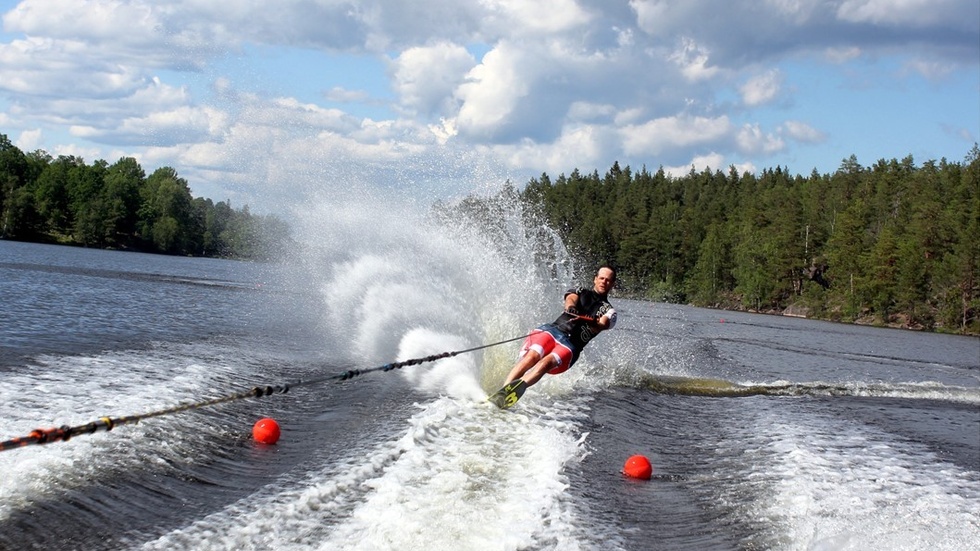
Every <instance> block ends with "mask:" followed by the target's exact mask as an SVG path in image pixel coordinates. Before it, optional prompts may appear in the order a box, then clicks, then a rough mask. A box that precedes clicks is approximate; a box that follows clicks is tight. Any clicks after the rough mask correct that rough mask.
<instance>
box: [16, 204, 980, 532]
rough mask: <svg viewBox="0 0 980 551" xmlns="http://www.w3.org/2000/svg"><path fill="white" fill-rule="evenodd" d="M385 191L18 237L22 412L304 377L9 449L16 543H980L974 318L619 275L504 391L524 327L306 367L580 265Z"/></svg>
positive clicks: (979, 353) (61, 410)
mask: <svg viewBox="0 0 980 551" xmlns="http://www.w3.org/2000/svg"><path fill="white" fill-rule="evenodd" d="M344 212H347V211H344ZM313 218H314V219H315V218H316V217H313ZM370 219H371V218H370V217H369V216H361V217H359V216H355V215H351V214H350V213H349V212H348V213H347V215H345V216H344V217H343V219H341V220H337V219H336V218H334V219H332V222H331V226H330V231H325V230H324V229H323V228H322V227H320V228H318V226H317V225H316V223H315V221H314V222H311V223H310V224H311V225H309V226H307V227H306V228H307V229H305V230H303V231H307V232H309V233H307V234H305V235H304V237H306V238H307V240H308V241H310V242H313V243H316V245H317V246H316V247H315V248H311V249H307V250H304V252H303V253H302V254H299V253H297V254H296V255H294V256H292V257H290V258H289V260H287V261H285V262H283V263H281V264H254V263H245V262H234V261H226V260H214V259H197V258H174V257H166V256H153V255H144V254H138V253H128V252H112V251H98V250H87V249H77V248H66V247H58V246H49V245H34V244H24V243H14V242H8V241H0V419H2V423H0V440H10V439H14V438H17V437H22V436H26V435H27V434H29V433H30V432H31V431H32V430H34V429H37V428H51V427H57V426H63V425H68V426H75V425H80V424H85V423H89V422H92V421H95V420H97V419H99V418H101V417H103V416H109V417H113V418H117V417H122V416H127V415H140V414H146V413H149V412H154V411H158V410H162V409H166V408H170V407H174V406H176V405H178V404H185V403H194V402H199V401H203V400H208V399H212V398H220V397H223V396H227V395H231V394H235V393H238V392H241V391H243V390H247V389H249V388H252V387H254V386H256V385H282V384H293V385H294V386H293V387H292V388H291V389H290V390H289V392H287V393H285V394H274V395H272V396H267V397H263V398H248V399H243V400H236V401H233V402H231V403H228V404H225V405H220V406H214V407H206V408H200V409H193V410H191V411H188V412H183V413H175V414H170V415H163V416H160V417H155V418H151V419H147V420H144V421H142V422H140V423H134V424H128V425H124V426H118V427H116V428H114V429H113V430H112V431H109V432H98V433H96V434H91V435H81V436H76V437H75V438H72V439H71V440H70V441H67V442H54V443H49V444H45V445H34V446H27V447H21V448H16V449H10V450H7V451H2V452H0V548H2V549H11V550H13V549H54V550H60V549H85V550H98V549H141V550H152V549H167V550H172V549H236V550H237V549H276V550H292V549H297V550H298V549H304V550H305V549H398V550H406V549H447V550H450V549H451V550H456V549H473V550H494V549H499V550H516V549H521V550H535V549H602V550H608V549H629V550H633V549H861V550H866V549H889V550H894V549H930V550H940V549H949V550H963V549H978V544H977V542H978V541H980V340H978V339H976V338H972V337H958V336H949V335H938V334H924V333H914V332H907V331H900V330H891V329H881V328H871V327H859V326H849V325H839V324H831V323H824V322H816V321H809V320H803V319H795V318H782V317H772V316H763V315H751V314H742V313H732V312H721V311H712V310H705V309H697V308H690V307H685V306H677V305H665V304H654V303H643V302H634V301H627V300H623V299H617V298H615V297H613V299H612V301H613V303H614V304H615V305H616V307H617V309H618V310H619V312H620V322H619V325H618V326H617V327H616V328H615V329H614V330H613V331H610V332H607V333H604V334H603V335H601V336H600V337H599V338H597V339H596V340H595V342H593V343H592V344H590V346H589V347H588V348H587V349H586V350H585V352H584V353H583V356H582V360H581V361H580V362H579V363H578V364H576V365H575V366H574V367H573V368H572V369H571V370H570V371H568V372H567V373H565V374H562V375H559V376H554V377H546V379H545V380H544V381H543V382H542V383H540V384H539V385H537V386H535V387H532V388H531V389H530V390H528V392H527V394H525V396H524V398H522V399H521V401H520V402H519V403H518V404H517V406H515V407H514V408H513V409H512V410H509V411H500V410H497V409H496V408H494V407H493V406H491V405H489V404H488V403H486V402H485V401H484V397H485V395H486V394H487V393H488V392H489V391H491V390H495V388H496V387H498V386H499V384H500V382H501V381H502V379H503V377H504V375H505V374H506V372H507V370H508V369H509V368H510V365H511V363H512V362H513V360H514V355H515V354H516V351H517V348H518V347H519V343H516V342H513V343H507V344H503V345H499V346H495V347H491V348H488V349H486V350H483V351H479V352H473V353H465V354H460V355H457V356H454V357H451V358H448V359H443V360H439V361H435V362H429V363H426V364H422V365H417V366H408V367H404V368H402V369H398V370H394V371H391V372H382V371H374V372H371V373H367V374H363V375H361V376H358V377H354V378H353V379H351V380H349V381H344V382H334V381H330V382H325V383H319V384H304V383H303V381H311V380H315V379H317V378H323V377H325V376H330V375H331V374H338V373H342V372H344V371H345V370H348V369H366V368H373V367H377V366H381V365H384V364H386V363H389V362H393V361H396V360H406V359H409V358H418V357H423V356H427V355H431V354H439V353H442V352H446V351H458V350H463V349H467V348H471V347H475V346H480V345H482V344H488V343H493V342H497V341H502V340H505V339H509V338H512V337H518V336H520V335H522V334H523V333H524V332H526V331H527V330H528V329H529V328H531V327H533V326H534V325H536V324H537V323H539V322H541V321H543V320H548V319H550V318H553V317H554V315H555V314H556V313H557V312H556V311H555V310H556V308H557V307H558V304H559V301H560V297H561V289H563V288H564V287H565V286H567V285H569V284H571V283H573V282H574V281H583V280H581V279H579V278H576V277H575V276H574V275H573V274H572V272H571V270H570V269H569V268H568V266H569V263H568V261H567V258H565V257H563V256H562V255H561V254H560V252H559V253H555V252H554V251H552V252H551V253H549V254H553V255H555V256H554V258H553V259H552V260H553V261H554V262H553V263H552V264H548V263H547V262H545V263H543V264H542V263H541V262H540V258H541V256H540V253H541V251H542V250H543V249H542V247H544V250H548V249H547V247H545V245H547V243H546V241H547V239H546V237H547V236H537V237H534V236H530V237H529V236H527V235H525V234H523V233H520V235H519V236H518V237H514V235H516V233H515V234H511V235H510V239H511V241H509V242H508V243H506V246H500V245H501V244H500V242H499V241H500V236H495V235H489V236H488V235H481V234H480V232H479V231H474V230H473V228H470V227H465V226H464V227H460V228H454V229H453V230H452V231H449V230H447V229H446V228H445V227H443V226H441V225H439V224H438V223H436V222H433V221H432V220H430V219H427V218H425V217H423V216H420V217H418V218H411V217H409V219H408V220H406V221H405V222H406V223H404V224H400V225H398V229H397V230H395V229H386V228H385V227H379V226H378V225H376V224H370V223H367V222H365V220H370ZM310 228H312V229H310ZM318 231H319V232H320V233H316V232H318ZM311 236H312V237H313V238H311ZM524 240H530V241H531V242H525V241H524ZM528 251H534V252H535V254H536V255H537V258H538V259H539V262H538V265H539V266H544V268H543V269H538V270H530V271H529V270H528V264H527V261H526V259H527V258H529V257H531V254H530V253H529V252H528ZM586 272H587V270H586ZM589 279H590V278H589V277H588V274H586V277H585V278H584V281H587V280H589ZM584 281H583V282H584ZM296 383H298V384H296ZM266 416H268V417H273V418H275V419H276V420H278V422H279V424H280V426H281V427H282V437H281V440H280V441H279V443H278V444H277V445H275V446H264V445H261V444H257V443H256V442H254V441H253V440H252V438H251V427H252V424H253V423H254V422H255V421H256V420H258V419H260V418H262V417H266ZM633 454H643V455H645V456H647V457H648V458H649V459H650V460H651V462H652V463H653V466H654V476H653V478H652V479H651V480H649V481H640V480H634V479H630V478H627V477H625V476H623V474H622V473H621V472H620V470H621V469H622V467H623V463H624V462H625V460H626V459H627V458H628V457H629V456H631V455H633Z"/></svg>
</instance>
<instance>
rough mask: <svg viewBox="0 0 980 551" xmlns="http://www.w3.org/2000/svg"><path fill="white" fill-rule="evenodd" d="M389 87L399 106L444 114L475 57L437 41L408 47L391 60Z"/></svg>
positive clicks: (450, 110)
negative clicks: (391, 87)
mask: <svg viewBox="0 0 980 551" xmlns="http://www.w3.org/2000/svg"><path fill="white" fill-rule="evenodd" d="M391 65H392V69H391V72H392V86H393V87H394V89H395V92H396V93H397V94H398V96H399V101H400V103H401V105H402V106H404V107H406V108H408V109H410V110H412V111H414V112H418V113H420V114H422V115H430V114H433V113H437V114H441V115H448V114H451V113H452V109H453V107H454V105H453V103H454V101H453V92H454V91H455V90H456V88H457V87H458V86H459V85H460V83H462V82H463V79H464V77H465V76H466V74H467V73H468V72H469V71H470V70H471V69H472V68H473V67H474V66H475V65H476V60H475V59H474V58H473V56H472V55H471V54H470V53H469V52H468V51H467V50H466V48H464V47H462V46H459V45H456V44H451V43H448V42H440V43H437V44H433V45H430V46H420V47H416V48H409V49H407V50H405V51H404V52H402V53H401V55H399V56H398V57H397V58H395V59H394V60H393V61H392V63H391Z"/></svg>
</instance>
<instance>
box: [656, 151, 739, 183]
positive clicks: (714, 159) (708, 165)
mask: <svg viewBox="0 0 980 551" xmlns="http://www.w3.org/2000/svg"><path fill="white" fill-rule="evenodd" d="M724 164H725V157H724V156H722V155H721V154H718V153H715V152H711V153H709V154H707V155H696V156H695V157H694V158H692V159H691V162H690V163H688V164H687V165H678V166H665V167H664V173H665V174H667V175H668V176H672V177H674V178H682V177H684V176H687V175H688V174H690V173H691V170H692V169H693V170H694V171H695V172H701V171H703V170H705V169H711V171H712V172H714V171H716V170H721V169H722V166H723V165H724Z"/></svg>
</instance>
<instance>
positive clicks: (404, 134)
mask: <svg viewBox="0 0 980 551" xmlns="http://www.w3.org/2000/svg"><path fill="white" fill-rule="evenodd" d="M978 11H980V7H978V5H977V3H976V0H929V1H928V2H927V1H926V0H834V1H833V2H828V1H826V0H763V1H762V2H760V1H758V0H732V1H731V2H721V3H719V2H716V1H714V0H711V1H709V0H686V1H685V2H669V1H666V0H630V2H628V3H611V2H601V1H599V0H543V1H541V2H526V1H522V0H422V1H419V2H402V3H398V2H395V3H393V2H389V1H386V0H356V1H350V2H338V1H332V0H331V1H326V0H316V1H312V2H309V1H289V2H282V3H279V4H276V5H275V6H274V7H272V8H270V4H268V3H262V2H257V1H240V2H231V3H224V4H222V3H215V2H211V1H208V0H174V1H173V2H156V1H152V0H21V1H20V2H17V3H16V7H13V8H10V9H9V11H8V12H7V13H6V14H5V15H4V25H5V27H4V30H5V32H6V33H7V35H5V36H13V38H7V39H5V41H0V124H2V125H3V129H4V131H5V132H10V133H11V134H12V135H17V134H18V133H19V135H20V136H21V139H22V140H28V137H30V139H31V140H33V141H34V142H35V143H36V144H37V146H39V147H47V148H49V150H51V151H52V152H58V151H67V150H69V149H72V150H73V151H79V152H83V151H84V152H85V154H86V158H91V157H92V154H91V152H92V151H104V152H106V153H111V154H112V155H113V156H121V153H126V154H128V155H132V156H135V157H137V158H139V159H141V162H143V160H145V161H146V162H154V163H161V164H167V165H172V166H176V167H178V168H179V169H180V170H181V172H187V173H188V174H189V175H194V176H197V177H200V178H202V179H205V178H206V179H210V180H213V181H211V182H209V183H207V184H198V185H203V186H208V185H210V186H214V187H219V188H221V189H222V190H223V191H228V192H229V193H230V192H231V191H230V190H232V188H237V189H238V190H239V191H238V192H236V193H246V191H243V190H249V192H251V193H255V194H262V193H267V192H269V190H279V189H283V190H285V189H287V188H291V187H295V186H296V185H297V182H298V181H307V183H306V184H304V185H305V186H311V187H312V186H317V185H323V186H326V185H333V183H334V182H336V181H337V180H338V179H339V178H341V176H339V175H341V174H342V175H344V176H343V177H345V178H346V177H354V178H357V177H363V178H369V177H371V176H372V175H378V179H379V180H381V181H385V182H387V181H389V180H392V179H400V178H403V177H404V178H406V181H407V180H408V179H411V178H410V177H409V176H408V175H407V174H409V173H412V174H429V175H442V176H444V175H445V174H447V173H457V172H458V173H460V174H465V173H467V170H475V169H472V168H467V165H470V166H471V167H472V166H482V167H484V168H480V170H486V168H485V167H486V166H488V165H495V164H497V163H499V164H500V165H501V166H503V167H508V168H509V169H510V170H512V171H515V172H517V171H524V170H530V171H532V173H534V174H535V175H536V174H538V173H540V171H542V170H547V171H549V172H567V171H569V170H571V169H573V168H576V167H585V166H589V167H590V168H591V167H592V166H595V167H596V168H598V169H600V170H602V169H603V168H605V167H607V166H608V165H609V164H610V163H611V162H612V161H614V160H619V161H620V162H622V163H633V164H643V163H650V164H652V165H657V164H671V165H677V166H682V163H683V161H684V160H685V159H692V160H693V162H695V164H697V165H699V166H700V165H710V166H712V167H713V168H717V167H722V166H723V164H722V162H721V161H723V160H724V159H725V158H726V157H731V158H735V157H739V158H744V157H752V158H753V159H756V160H758V159H760V158H764V159H769V158H771V156H775V155H779V154H786V155H794V156H796V155H797V153H798V152H799V151H801V150H803V149H804V148H806V147H807V146H809V145H810V144H817V143H822V142H825V141H826V134H825V132H833V134H834V136H835V141H836V138H837V136H839V135H840V132H837V131H835V130H834V129H835V128H839V125H838V126H837V127H835V126H834V122H833V119H835V118H837V117H849V118H854V117H855V116H857V115H860V114H857V113H850V112H848V106H847V104H846V103H842V102H835V101H834V100H833V99H832V98H829V97H828V98H827V99H826V102H824V101H823V100H824V98H820V99H821V101H820V102H811V103H809V104H808V105H807V111H806V113H805V114H802V113H793V112H792V110H793V109H794V108H798V107H799V105H790V104H788V103H787V104H786V105H783V104H780V105H779V107H780V109H784V110H786V111H787V113H786V114H785V115H784V117H785V118H786V119H789V120H786V121H785V122H783V123H782V124H780V125H779V126H776V127H772V126H766V124H764V123H763V122H762V121H761V120H760V117H761V116H762V115H760V111H762V110H759V109H757V108H759V107H763V106H767V105H770V104H772V103H773V102H777V101H778V100H779V99H780V97H782V96H783V94H784V93H785V91H786V90H793V91H794V102H793V103H794V104H796V103H798V102H801V101H802V99H801V98H802V97H804V93H803V92H801V90H803V91H804V92H805V86H806V81H805V79H807V78H810V77H811V75H817V74H819V75H820V77H821V78H823V77H825V76H829V77H831V78H833V76H834V75H839V74H844V73H845V72H847V74H853V73H856V72H858V71H859V70H861V69H865V68H866V66H860V67H859V66H857V64H856V63H855V61H856V60H859V61H861V62H862V63H871V62H874V61H876V60H882V59H887V60H888V62H889V63H890V65H889V69H890V68H893V67H895V66H896V65H898V66H900V67H901V70H900V71H894V70H891V71H890V72H888V71H887V70H886V71H882V70H879V71H878V72H877V73H876V74H877V75H879V76H880V78H876V79H874V80H873V81H872V80H871V79H869V82H872V84H871V85H872V86H880V87H882V89H884V88H885V87H890V88H889V89H894V88H895V87H894V86H893V85H894V84H895V83H896V82H898V83H900V82H901V80H902V79H907V78H908V76H909V75H910V74H915V75H923V76H924V77H925V78H928V79H931V80H937V79H943V82H944V84H954V85H955V84H957V82H958V81H957V79H956V78H951V77H955V76H958V75H961V74H967V75H974V74H976V73H975V71H976V66H977V61H978V52H977V50H976V47H975V44H976V42H977V38H978V36H980V31H978V29H977V27H978V25H980V16H975V15H976V14H977V13H978ZM910 45H913V46H914V48H913V49H914V54H911V55H909V54H904V53H901V52H904V51H906V50H908V49H909V46H910ZM256 51H258V52H259V53H258V57H261V59H259V60H258V61H254V60H255V59H256V57H257V55H256ZM298 51H299V52H302V53H304V54H305V55H304V60H305V61H304V63H306V64H307V65H304V66H298V67H295V68H293V69H294V70H293V72H290V71H281V72H276V71H273V70H270V69H269V68H268V65H269V64H270V63H269V59H270V58H272V59H274V60H276V61H280V60H281V61H283V62H289V61H290V55H291V54H292V53H295V52H298ZM311 52H312V55H311ZM348 54H350V57H349V58H347V59H348V60H354V61H348V64H347V65H338V66H319V65H317V66H310V65H312V64H314V63H321V62H322V63H324V64H325V65H329V61H330V59H333V58H344V57H345V56H346V55H348ZM262 56H268V57H262ZM311 59H314V60H315V61H310V60H311ZM365 59H369V60H370V62H368V63H359V62H358V60H360V61H363V60H365ZM377 59H385V60H389V64H388V65H387V69H388V71H387V73H386V74H377V75H375V74H367V71H368V70H373V69H374V68H376V67H377V64H376V63H374V60H377ZM828 62H829V63H828ZM338 67H339V68H338ZM814 67H815V68H816V69H812V68H814ZM276 69H279V67H276ZM808 70H812V71H813V72H812V73H808ZM971 71H972V72H971ZM283 75H285V76H283ZM801 75H802V76H801ZM281 76H282V79H283V82H280V81H279V80H278V79H279V78H280V77H281ZM289 78H295V79H296V81H295V82H290V81H288V79H289ZM969 78H973V77H972V76H969ZM385 79H387V80H385ZM889 79H894V80H889ZM960 80H962V79H960ZM971 82H972V81H971ZM821 84H823V81H822V82H821ZM733 87H734V89H735V91H736V92H737V93H738V97H732V90H733ZM827 90H828V91H830V92H832V93H838V92H840V91H839V90H832V88H831V87H830V86H829V85H828V86H827ZM973 92H974V95H975V88H974V90H973ZM974 99H975V98H974ZM818 103H819V105H818ZM329 106H335V107H338V108H329ZM764 111H766V112H767V114H768V113H769V112H771V109H766V110H764ZM963 111H964V112H968V110H967V109H964V110H963ZM798 119H800V120H798ZM803 119H805V120H819V121H820V125H821V130H817V129H815V128H813V127H811V126H809V125H808V124H806V123H803V122H801V120H803ZM946 120H949V121H954V122H955V121H956V120H958V119H957V118H956V117H955V116H949V117H947V119H946ZM932 124H933V126H936V125H937V124H939V123H938V122H933V123H932ZM763 128H770V130H769V131H764V130H763ZM69 129H70V132H71V133H72V134H73V135H74V138H73V139H75V140H77V144H75V145H70V146H69V145H65V144H62V143H59V141H58V140H61V139H63V136H65V135H66V133H67V132H66V131H67V130H69ZM824 129H826V130H824ZM957 134H959V133H957ZM825 147H828V146H825ZM706 151H710V152H711V153H710V154H706V153H705V152H706ZM916 151H918V150H916ZM852 152H854V151H845V152H844V153H843V154H840V155H838V154H836V153H835V158H834V159H833V161H834V162H835V163H836V161H837V160H839V158H841V157H842V156H846V155H847V154H850V153H852ZM904 153H905V152H896V153H892V152H884V153H882V155H891V154H894V155H902V154H904ZM949 155H950V156H952V154H949ZM354 163H359V165H358V166H355V165H354ZM740 166H751V161H746V162H745V163H743V164H742V165H740ZM689 169H690V164H688V165H687V166H686V168H685V169H684V170H683V173H686V172H687V170H689ZM393 175H394V176H393ZM403 175H404V176H403ZM416 180H417V178H416ZM459 180H465V178H459Z"/></svg>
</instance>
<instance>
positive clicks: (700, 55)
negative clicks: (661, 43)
mask: <svg viewBox="0 0 980 551" xmlns="http://www.w3.org/2000/svg"><path fill="white" fill-rule="evenodd" d="M709 55H710V51H709V50H708V48H706V47H704V46H701V45H699V44H698V43H697V42H695V41H694V40H693V39H691V38H684V39H683V40H682V41H681V45H680V46H679V47H678V48H677V49H676V50H674V52H673V53H672V54H670V57H669V59H670V60H671V61H673V62H674V63H675V64H677V66H678V67H680V69H681V73H683V74H684V76H685V77H687V79H688V80H691V81H699V80H707V79H710V78H711V77H713V76H715V75H716V74H718V67H709V66H708V62H709Z"/></svg>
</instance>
